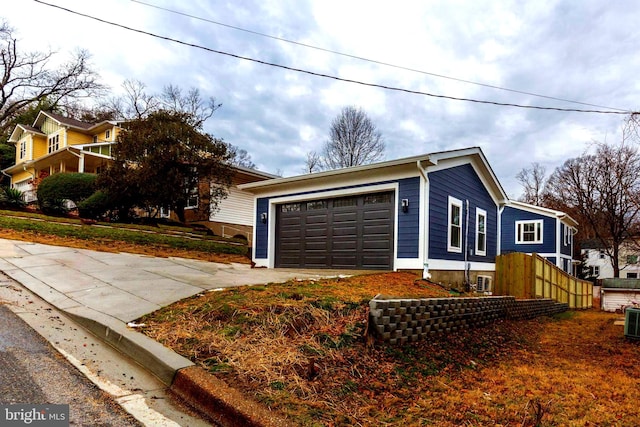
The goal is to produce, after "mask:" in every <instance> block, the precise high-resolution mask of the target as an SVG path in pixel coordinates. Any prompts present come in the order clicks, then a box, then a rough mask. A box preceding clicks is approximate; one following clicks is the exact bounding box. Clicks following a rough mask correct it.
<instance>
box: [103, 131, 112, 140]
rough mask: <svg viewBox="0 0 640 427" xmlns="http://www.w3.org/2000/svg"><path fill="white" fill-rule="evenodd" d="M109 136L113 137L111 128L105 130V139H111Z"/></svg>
mask: <svg viewBox="0 0 640 427" xmlns="http://www.w3.org/2000/svg"><path fill="white" fill-rule="evenodd" d="M109 138H111V131H110V130H106V131H105V132H104V139H106V140H109Z"/></svg>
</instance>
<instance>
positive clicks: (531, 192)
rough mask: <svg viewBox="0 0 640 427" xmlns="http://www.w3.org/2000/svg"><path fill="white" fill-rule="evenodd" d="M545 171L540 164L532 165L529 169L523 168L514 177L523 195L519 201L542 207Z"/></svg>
mask: <svg viewBox="0 0 640 427" xmlns="http://www.w3.org/2000/svg"><path fill="white" fill-rule="evenodd" d="M546 173H547V170H546V169H545V167H544V166H542V165H541V164H540V163H537V162H536V163H532V164H531V167H530V168H523V169H522V170H521V171H520V172H518V174H517V175H516V179H517V180H518V181H519V182H520V184H521V185H522V189H523V193H522V196H520V201H521V202H525V203H530V204H532V205H536V206H542V205H543V196H544V187H545V182H546Z"/></svg>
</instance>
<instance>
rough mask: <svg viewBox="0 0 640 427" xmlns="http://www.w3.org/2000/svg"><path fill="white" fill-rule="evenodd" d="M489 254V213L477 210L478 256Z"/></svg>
mask: <svg viewBox="0 0 640 427" xmlns="http://www.w3.org/2000/svg"><path fill="white" fill-rule="evenodd" d="M486 254H487V211H485V210H483V209H479V208H476V255H483V256H484V255H486Z"/></svg>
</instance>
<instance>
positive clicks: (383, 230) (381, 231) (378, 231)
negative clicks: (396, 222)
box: [363, 224, 391, 237]
mask: <svg viewBox="0 0 640 427" xmlns="http://www.w3.org/2000/svg"><path fill="white" fill-rule="evenodd" d="M363 231H364V236H365V237H366V236H373V235H377V236H379V235H385V236H390V235H391V227H389V226H388V225H386V224H384V225H365V226H364V227H363Z"/></svg>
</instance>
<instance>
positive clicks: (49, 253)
mask: <svg viewBox="0 0 640 427" xmlns="http://www.w3.org/2000/svg"><path fill="white" fill-rule="evenodd" d="M0 271H3V272H4V273H5V274H7V275H8V276H10V277H11V278H13V279H14V280H16V281H18V282H20V283H22V284H23V285H24V286H25V287H27V288H28V289H29V290H31V291H32V292H34V293H36V294H37V295H39V296H40V297H41V298H43V299H44V300H46V301H47V302H49V303H50V304H52V305H54V306H56V307H58V308H60V309H63V310H71V311H74V310H73V309H75V308H82V307H86V308H89V309H91V310H95V311H97V312H99V313H102V314H104V315H108V316H110V317H113V318H115V319H118V320H119V321H122V322H125V323H126V322H131V321H133V320H135V319H137V318H139V317H140V316H142V315H144V314H148V313H151V312H153V311H155V310H157V309H159V308H161V307H163V306H166V305H169V304H171V303H173V302H175V301H178V300H181V299H183V298H187V297H190V296H192V295H196V294H198V293H200V292H203V291H208V290H212V289H219V288H226V287H233V286H242V285H256V284H267V283H277V282H284V281H287V280H289V279H296V278H297V279H319V278H322V277H331V276H337V275H343V274H354V273H357V272H355V271H348V272H347V271H332V270H293V269H252V268H251V267H250V266H249V265H246V264H237V263H232V264H220V263H213V262H206V261H199V260H191V259H183V258H158V257H151V256H145V255H137V254H127V253H110V252H97V251H91V250H86V249H75V248H67V247H62V246H51V245H43V244H39V243H28V242H21V241H12V240H3V239H0Z"/></svg>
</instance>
